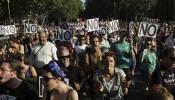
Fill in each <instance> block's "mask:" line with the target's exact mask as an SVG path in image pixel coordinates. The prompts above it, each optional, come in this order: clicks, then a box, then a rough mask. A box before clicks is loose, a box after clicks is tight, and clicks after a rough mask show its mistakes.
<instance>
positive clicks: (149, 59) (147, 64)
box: [139, 40, 157, 88]
mask: <svg viewBox="0 0 175 100" xmlns="http://www.w3.org/2000/svg"><path fill="white" fill-rule="evenodd" d="M139 60H140V65H139V67H140V72H141V76H142V78H143V79H144V80H145V83H146V84H145V87H146V88H148V87H149V86H150V84H151V83H150V82H151V75H152V72H153V71H154V70H155V68H156V64H157V57H156V54H155V52H154V49H153V43H152V41H150V40H148V41H146V47H145V49H144V51H143V52H142V53H141V57H140V59H139Z"/></svg>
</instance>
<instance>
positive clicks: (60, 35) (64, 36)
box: [57, 29, 72, 41]
mask: <svg viewBox="0 0 175 100" xmlns="http://www.w3.org/2000/svg"><path fill="white" fill-rule="evenodd" d="M71 39H72V33H71V32H70V31H68V30H64V29H58V30H57V40H60V41H70V40H71Z"/></svg>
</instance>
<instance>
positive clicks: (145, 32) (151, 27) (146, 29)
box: [138, 22, 158, 38]
mask: <svg viewBox="0 0 175 100" xmlns="http://www.w3.org/2000/svg"><path fill="white" fill-rule="evenodd" d="M157 30H158V24H153V23H143V22H141V23H140V26H139V31H138V36H139V37H140V36H146V37H152V38H155V37H156V35H157Z"/></svg>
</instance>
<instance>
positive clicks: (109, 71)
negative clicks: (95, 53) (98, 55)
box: [93, 51, 131, 100]
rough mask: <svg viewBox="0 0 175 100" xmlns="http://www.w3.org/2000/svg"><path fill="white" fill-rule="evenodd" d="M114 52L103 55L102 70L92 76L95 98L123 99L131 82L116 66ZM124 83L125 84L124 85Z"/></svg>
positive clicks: (103, 99) (101, 99) (100, 99)
mask: <svg viewBox="0 0 175 100" xmlns="http://www.w3.org/2000/svg"><path fill="white" fill-rule="evenodd" d="M115 63H116V61H115V54H114V53H113V52H110V51H109V52H106V53H105V54H104V56H103V66H104V69H103V70H99V71H97V72H96V74H95V75H94V77H93V82H94V98H95V100H123V96H124V94H127V93H126V92H127V88H128V87H129V84H130V83H131V82H127V81H126V80H125V76H126V75H125V74H124V72H123V71H122V70H121V69H118V68H116V66H115V65H116V64H115ZM124 84H125V85H124Z"/></svg>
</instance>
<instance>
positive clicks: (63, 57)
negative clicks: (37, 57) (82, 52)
mask: <svg viewBox="0 0 175 100" xmlns="http://www.w3.org/2000/svg"><path fill="white" fill-rule="evenodd" d="M70 57H71V56H70V55H67V56H61V57H60V58H61V59H66V58H70Z"/></svg>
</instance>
